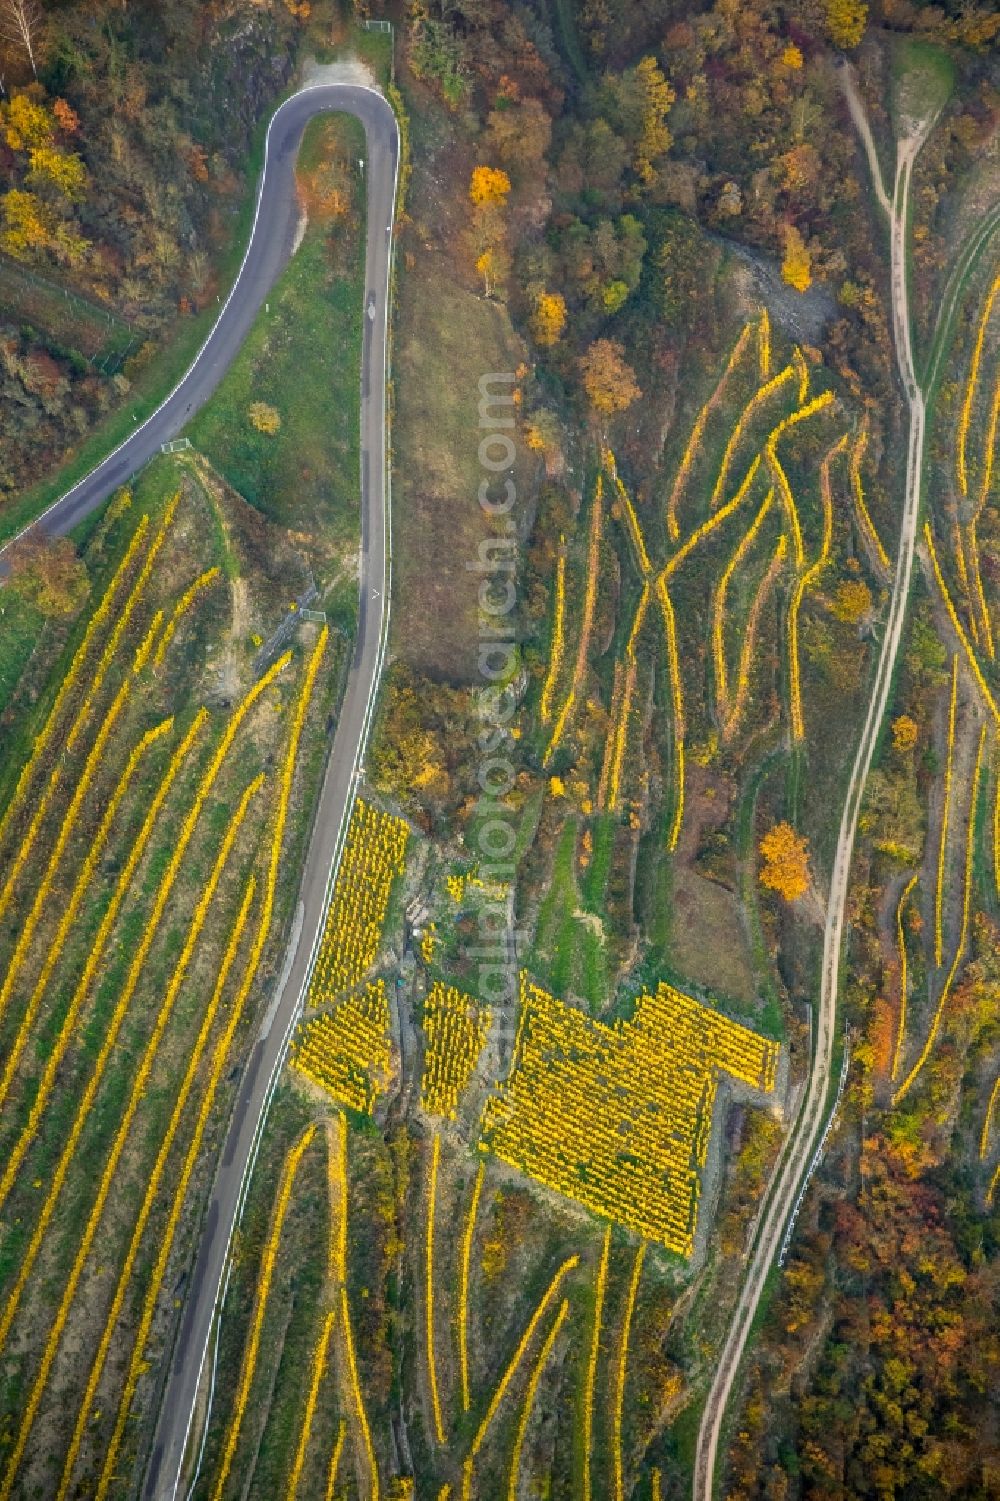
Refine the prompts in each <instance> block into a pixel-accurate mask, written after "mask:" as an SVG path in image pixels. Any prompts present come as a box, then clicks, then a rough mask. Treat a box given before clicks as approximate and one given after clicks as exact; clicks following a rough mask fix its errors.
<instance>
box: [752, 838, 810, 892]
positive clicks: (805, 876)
mask: <svg viewBox="0 0 1000 1501" xmlns="http://www.w3.org/2000/svg"><path fill="white" fill-rule="evenodd" d="M760 852H761V855H762V856H763V857H764V863H763V865H762V866H761V870H760V884H761V885H762V886H767V887H769V888H770V889H771V890H772V891H776V892H777V893H778V895H779V896H783V897H784V898H785V901H786V902H797V901H798V899H799V897H801V896H805V894H806V892H807V891H808V890H809V841H808V839H806V838H805V836H804V835H802V834H796V832H795V830H794V829H793V828H792V826H791V824H790V823H776V824H775V825H774V827H773V828H771V829H769V830H768V831H767V833H766V834H765V835H764V837H763V839H762V840H761V841H760Z"/></svg>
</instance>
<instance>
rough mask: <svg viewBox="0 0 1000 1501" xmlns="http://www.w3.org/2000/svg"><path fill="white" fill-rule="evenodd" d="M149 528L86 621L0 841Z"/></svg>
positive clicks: (1, 825)
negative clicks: (81, 636) (84, 628)
mask: <svg viewBox="0 0 1000 1501" xmlns="http://www.w3.org/2000/svg"><path fill="white" fill-rule="evenodd" d="M148 530H149V517H148V516H143V517H142V519H141V520H140V522H139V524H138V526H137V527H136V529H135V531H134V533H133V534H132V539H131V541H130V542H129V545H128V547H127V548H126V550H125V553H124V556H123V557H122V560H121V562H120V563H119V564H118V567H117V568H116V569H115V572H114V574H113V576H112V578H111V582H110V583H109V584H108V587H107V589H106V590H105V591H104V594H103V596H102V598H101V602H100V604H99V605H98V606H97V609H96V610H95V611H94V613H93V615H91V617H90V619H89V621H88V622H87V628H86V630H85V631H84V633H83V638H82V639H81V641H80V644H79V646H78V647H77V649H76V651H75V652H74V653H73V657H72V659H71V661H70V664H69V667H68V668H67V670H66V675H65V677H64V678H63V680H62V682H61V684H60V685H59V691H58V693H57V694H56V697H55V701H54V703H53V705H52V708H51V709H50V710H49V715H48V718H47V719H46V721H45V724H44V726H43V728H42V731H41V734H40V735H39V736H38V738H37V739H36V740H35V743H34V746H33V747H32V751H31V755H30V756H29V758H28V760H27V761H26V762H25V764H24V766H23V767H22V769H21V774H20V776H19V777H18V779H17V785H16V787H15V788H14V792H13V795H12V797H11V800H10V802H9V803H8V804H7V807H6V808H5V809H4V813H3V817H2V818H0V840H2V839H3V837H4V835H5V834H6V832H7V827H8V825H9V823H10V820H11V819H12V817H13V816H14V813H15V812H16V811H17V809H18V808H19V807H20V805H21V802H22V800H23V798H24V794H25V792H26V791H27V788H28V785H29V783H30V781H31V779H32V777H33V775H34V772H35V767H36V766H37V765H38V763H39V761H40V760H41V758H42V756H43V754H44V753H45V750H46V748H47V746H48V743H49V741H50V739H51V738H52V732H53V730H54V729H55V726H56V723H57V721H58V719H59V714H60V711H61V709H62V706H63V704H64V702H65V701H66V698H67V696H68V694H69V693H70V692H71V690H72V689H73V688H74V686H75V685H76V680H77V678H78V677H79V676H80V673H81V672H82V670H83V664H84V662H85V661H86V659H87V656H88V655H89V652H90V647H91V644H92V642H93V639H94V637H95V636H96V634H97V632H98V630H99V629H100V627H101V626H102V625H103V624H104V622H105V620H107V618H108V616H109V615H110V613H111V606H112V604H113V603H114V599H115V596H116V594H117V593H118V589H119V586H120V585H121V582H122V580H123V579H124V577H125V575H126V574H127V573H128V571H129V569H130V568H131V566H132V560H133V559H134V557H135V554H136V552H137V551H138V550H139V547H140V545H141V543H142V540H143V538H144V537H145V535H146V532H147V531H148ZM4 905H6V904H4Z"/></svg>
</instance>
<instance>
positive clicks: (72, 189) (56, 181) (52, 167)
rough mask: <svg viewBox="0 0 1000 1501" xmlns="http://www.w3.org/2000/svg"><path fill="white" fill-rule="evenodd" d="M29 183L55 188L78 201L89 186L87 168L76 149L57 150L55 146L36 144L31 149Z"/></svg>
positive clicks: (34, 185) (31, 185)
mask: <svg viewBox="0 0 1000 1501" xmlns="http://www.w3.org/2000/svg"><path fill="white" fill-rule="evenodd" d="M30 160H31V165H30V167H29V169H28V185H29V187H32V188H46V187H50V188H55V190H56V192H57V193H61V194H62V196H63V197H64V198H68V199H70V201H71V202H73V203H77V202H79V200H80V199H81V198H82V197H83V194H84V190H85V188H86V186H87V169H86V167H85V166H84V165H83V162H82V161H81V159H80V158H79V157H78V156H77V154H76V152H75V151H57V150H56V149H55V147H54V146H35V147H33V148H32V151H31V159H30Z"/></svg>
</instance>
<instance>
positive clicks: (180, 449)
mask: <svg viewBox="0 0 1000 1501" xmlns="http://www.w3.org/2000/svg"><path fill="white" fill-rule="evenodd" d="M190 447H191V439H190V438H172V439H171V441H170V442H169V443H161V444H160V452H161V453H184V452H185V450H186V449H188V448H190Z"/></svg>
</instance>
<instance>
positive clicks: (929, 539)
mask: <svg viewBox="0 0 1000 1501" xmlns="http://www.w3.org/2000/svg"><path fill="white" fill-rule="evenodd" d="M924 541H925V542H926V544H927V554H928V556H929V558H930V560H931V568H932V569H933V571H934V580H935V583H936V584H937V586H938V590H939V591H940V594H941V598H942V600H943V601H944V607H945V610H946V611H947V612H948V619H949V620H950V621H951V628H952V630H953V631H954V632H955V635H956V636H957V637H958V640H959V644H960V646H961V648H962V650H963V651H964V652H965V656H966V659H967V661H968V663H969V667H970V669H971V671H972V676H973V677H974V678H975V680H976V687H977V688H978V689H979V691H980V693H981V694H982V696H983V702H984V703H985V705H986V707H987V708H988V709H989V711H990V713H991V714H992V715H993V718H994V721H995V722H996V724H997V725H1000V709H998V708H997V705H996V700H995V699H994V697H993V694H992V693H991V692H990V690H989V687H988V685H987V682H986V679H985V678H984V677H983V673H982V669H981V668H980V666H979V663H978V661H977V660H976V654H975V652H974V651H973V650H972V647H971V646H970V645H969V638H968V636H967V635H966V634H965V631H964V630H963V629H962V622H961V621H960V620H959V618H958V614H957V612H956V610H955V605H954V603H953V601H952V597H951V594H950V593H949V590H948V585H947V584H946V583H945V581H944V574H943V573H942V572H941V565H940V563H939V562H938V555H937V551H936V549H935V547H934V536H933V533H932V532H931V528H930V522H927V521H925V522H924Z"/></svg>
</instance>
